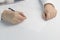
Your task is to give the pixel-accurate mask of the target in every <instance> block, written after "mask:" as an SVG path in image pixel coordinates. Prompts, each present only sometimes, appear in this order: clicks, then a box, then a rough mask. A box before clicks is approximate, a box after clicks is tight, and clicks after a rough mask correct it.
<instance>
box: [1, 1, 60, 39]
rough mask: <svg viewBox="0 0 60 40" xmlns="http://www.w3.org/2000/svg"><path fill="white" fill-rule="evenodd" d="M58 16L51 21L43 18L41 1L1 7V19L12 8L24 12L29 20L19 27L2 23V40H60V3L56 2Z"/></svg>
mask: <svg viewBox="0 0 60 40" xmlns="http://www.w3.org/2000/svg"><path fill="white" fill-rule="evenodd" d="M54 3H55V6H56V9H57V16H56V17H55V18H54V19H51V20H49V21H44V20H43V19H42V18H41V15H42V12H41V11H42V9H41V5H40V2H39V0H25V1H22V2H18V3H15V4H10V5H1V6H0V18H1V13H2V11H3V10H5V9H7V8H9V7H10V8H12V9H14V10H17V11H22V12H24V14H25V15H26V17H27V19H26V20H25V21H24V22H22V23H20V24H18V25H7V24H4V23H2V22H1V21H0V40H60V1H59V0H54Z"/></svg>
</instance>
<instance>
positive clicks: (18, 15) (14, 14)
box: [1, 10, 26, 24]
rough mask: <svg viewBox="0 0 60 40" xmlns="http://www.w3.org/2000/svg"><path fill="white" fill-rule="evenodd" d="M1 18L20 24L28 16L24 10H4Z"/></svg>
mask: <svg viewBox="0 0 60 40" xmlns="http://www.w3.org/2000/svg"><path fill="white" fill-rule="evenodd" d="M1 19H2V20H3V21H5V22H8V23H11V24H18V23H21V22H23V21H24V20H25V19H26V16H25V15H24V14H23V12H18V11H11V10H4V11H3V13H2V15H1Z"/></svg>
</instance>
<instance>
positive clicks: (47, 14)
mask: <svg viewBox="0 0 60 40" xmlns="http://www.w3.org/2000/svg"><path fill="white" fill-rule="evenodd" d="M56 14H57V11H56V9H55V7H54V5H53V4H51V3H47V4H45V5H44V13H43V19H44V20H49V19H52V18H54V17H55V16H56Z"/></svg>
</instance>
